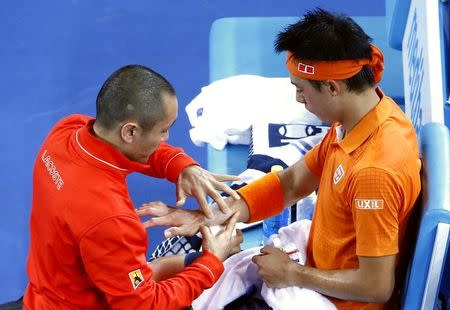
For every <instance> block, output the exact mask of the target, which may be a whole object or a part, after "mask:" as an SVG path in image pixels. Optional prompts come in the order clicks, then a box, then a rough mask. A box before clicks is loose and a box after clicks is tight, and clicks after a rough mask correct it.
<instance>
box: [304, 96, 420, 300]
mask: <svg viewBox="0 0 450 310" xmlns="http://www.w3.org/2000/svg"><path fill="white" fill-rule="evenodd" d="M376 91H377V93H378V95H379V97H380V98H381V100H380V102H379V103H378V105H377V106H376V107H375V108H374V109H372V110H371V111H370V112H369V113H367V114H366V115H365V116H364V117H363V118H362V119H361V120H360V121H359V123H358V124H357V125H356V126H355V127H354V128H353V129H352V130H351V131H350V132H349V133H348V134H347V136H345V137H344V138H343V139H341V136H342V127H341V126H340V125H339V124H334V125H333V126H332V128H331V129H330V130H329V132H328V134H327V135H326V136H325V138H324V139H323V141H322V143H321V144H319V145H317V146H316V147H315V148H314V149H312V150H311V151H310V152H309V153H307V154H306V156H305V162H306V164H307V166H308V167H309V169H310V170H311V172H312V173H314V174H315V175H317V176H320V185H319V192H318V197H317V203H316V208H315V212H314V217H313V221H312V226H311V232H310V236H309V242H308V247H307V264H308V265H309V266H311V267H316V268H319V269H326V270H331V269H351V268H358V256H386V255H394V254H397V253H399V248H401V247H402V241H403V239H404V232H405V228H406V224H407V221H408V218H409V215H410V214H411V210H412V207H413V206H414V203H415V201H416V199H417V197H418V195H419V192H420V160H419V151H418V145H417V139H416V135H415V132H414V128H413V125H412V124H411V122H410V120H409V119H408V118H407V116H406V115H405V114H404V113H403V112H402V111H401V109H400V108H399V107H398V106H397V105H396V104H395V102H394V101H393V100H392V99H391V98H389V97H387V96H384V94H383V93H382V91H381V90H380V89H379V88H377V90H376ZM397 281H398V279H397ZM393 298H396V296H393ZM331 300H332V301H333V302H334V303H335V305H336V306H337V307H338V308H339V309H383V307H384V306H383V305H379V304H367V303H358V302H350V301H343V300H339V299H335V298H331ZM386 307H387V306H386Z"/></svg>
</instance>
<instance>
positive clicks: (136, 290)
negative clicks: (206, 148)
mask: <svg viewBox="0 0 450 310" xmlns="http://www.w3.org/2000/svg"><path fill="white" fill-rule="evenodd" d="M93 122H94V120H93V119H92V118H90V117H87V116H83V115H72V116H69V117H67V118H65V119H63V120H61V121H60V122H59V123H58V124H57V125H56V126H55V127H54V128H53V129H52V131H51V132H50V134H49V135H48V137H47V138H46V140H45V141H44V143H43V145H42V148H41V150H40V151H39V154H38V156H37V158H36V162H35V166H34V173H33V207H32V210H31V223H30V226H31V242H30V252H29V257H28V277H29V280H30V283H29V285H28V287H27V290H26V293H25V297H24V309H33V310H39V309H45V310H48V309H164V310H166V309H183V308H186V307H188V306H189V305H190V304H191V303H192V301H193V300H194V299H195V298H197V297H198V296H199V295H200V293H201V292H203V290H204V289H206V288H209V287H211V286H212V285H213V284H214V283H215V282H216V281H217V279H218V278H219V277H220V275H221V273H222V271H223V265H222V262H221V261H220V259H218V258H217V257H216V256H214V255H213V254H211V253H208V252H206V253H204V254H203V255H202V256H201V257H200V258H198V259H197V260H196V261H195V262H194V263H192V264H191V265H189V266H187V267H186V268H185V269H184V270H182V271H181V272H179V273H177V274H175V275H174V276H172V277H171V278H168V279H166V280H163V281H158V282H156V281H154V280H153V279H152V269H151V268H150V267H149V266H148V265H147V261H146V257H145V254H146V250H147V244H148V239H147V232H146V230H145V227H144V225H143V224H142V222H141V220H140V219H139V217H138V216H137V215H136V212H134V206H133V203H132V201H131V199H130V196H129V194H128V189H127V184H126V176H127V175H128V174H130V173H131V172H140V173H143V174H146V175H149V176H153V177H158V178H167V179H169V180H171V181H173V182H175V181H176V180H177V178H178V175H179V173H180V172H181V171H182V170H183V169H184V168H185V167H187V166H189V165H193V164H196V162H195V161H193V160H192V159H191V158H190V157H188V156H187V155H186V154H185V153H184V152H183V151H182V150H181V149H179V148H174V147H172V146H170V145H168V144H166V143H161V144H160V146H159V148H158V149H157V150H156V151H155V152H154V153H153V154H152V155H151V156H150V158H149V161H148V163H146V164H141V163H138V162H134V161H131V160H129V159H128V158H126V157H125V156H124V155H123V154H122V153H120V152H119V151H118V150H116V149H115V148H114V147H112V146H111V145H109V144H108V143H106V142H104V141H102V140H100V139H98V138H96V137H95V136H94V135H93V134H92V125H93Z"/></svg>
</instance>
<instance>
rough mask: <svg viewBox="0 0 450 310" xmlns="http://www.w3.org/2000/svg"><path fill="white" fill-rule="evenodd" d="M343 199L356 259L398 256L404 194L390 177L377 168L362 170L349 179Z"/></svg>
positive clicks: (389, 174) (387, 173)
mask: <svg viewBox="0 0 450 310" xmlns="http://www.w3.org/2000/svg"><path fill="white" fill-rule="evenodd" d="M347 199H348V200H347V201H348V202H349V205H350V206H351V208H352V214H353V222H354V225H355V231H356V255H358V256H385V255H393V254H396V253H398V251H399V249H398V240H399V238H398V235H399V210H401V205H402V201H404V193H403V190H402V188H401V186H400V185H399V183H398V182H397V181H396V180H395V178H394V176H393V175H392V174H391V173H389V172H387V171H385V170H383V169H380V168H365V169H362V170H360V171H359V172H358V173H357V174H355V175H354V176H353V177H352V178H351V180H350V183H349V190H348V197H347Z"/></svg>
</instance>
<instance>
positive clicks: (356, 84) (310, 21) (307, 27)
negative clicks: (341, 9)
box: [275, 9, 375, 92]
mask: <svg viewBox="0 0 450 310" xmlns="http://www.w3.org/2000/svg"><path fill="white" fill-rule="evenodd" d="M371 41H372V38H371V37H369V36H368V35H367V34H366V33H365V32H364V31H363V30H362V29H361V27H360V26H359V25H358V24H357V23H356V22H355V21H354V20H353V19H351V18H350V17H348V16H345V15H342V14H337V13H332V12H328V11H326V10H323V9H315V10H312V11H308V12H307V13H306V14H305V16H304V17H303V18H302V19H301V20H300V21H298V22H297V23H295V24H292V25H289V26H288V27H286V28H285V29H284V30H283V31H282V32H280V33H279V34H278V36H277V39H276V41H275V50H276V51H277V52H279V53H280V52H282V51H290V52H292V53H293V55H294V57H295V58H296V59H303V60H313V61H317V60H319V61H333V60H345V59H360V58H369V59H372V57H371V49H370V42H371ZM309 81H310V82H311V83H312V84H313V85H314V87H316V88H317V89H319V90H320V86H321V82H320V81H314V80H309ZM344 82H345V84H346V85H347V88H348V89H349V91H354V92H361V91H363V90H364V89H366V88H367V87H370V86H373V85H374V83H375V82H374V77H373V72H372V69H371V68H370V67H368V66H364V67H363V69H362V70H361V71H360V72H359V73H357V74H356V75H354V76H352V77H350V78H348V79H346V80H344Z"/></svg>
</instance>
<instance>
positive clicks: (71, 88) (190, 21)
mask: <svg viewBox="0 0 450 310" xmlns="http://www.w3.org/2000/svg"><path fill="white" fill-rule="evenodd" d="M315 6H321V7H323V8H327V9H331V10H336V11H340V12H343V13H346V14H349V15H368V16H371V15H384V14H385V12H384V0H375V1H371V3H370V5H367V4H366V3H365V2H364V1H359V0H351V1H350V0H348V1H329V0H321V1H318V0H303V1H301V2H300V1H296V0H285V1H279V0H270V1H269V0H265V1H263V0H245V1H242V0H226V1H225V0H224V1H219V0H216V1H208V0H203V1H192V0H177V1H164V0H154V1H149V0H139V1H105V0H97V1H88V0H85V1H82V0H72V1H68V0H54V1H50V0H48V1H44V0H42V1H24V0H5V1H2V6H1V8H0V37H1V43H0V44H1V47H0V62H1V67H0V68H1V74H0V90H1V91H0V99H1V116H2V119H3V122H4V124H5V125H4V126H3V130H4V132H3V138H2V142H1V144H0V159H1V162H2V169H1V178H0V188H1V196H0V210H1V216H0V303H2V302H4V301H7V300H12V299H15V298H18V297H19V296H21V295H22V293H23V289H24V287H25V285H26V282H27V278H26V273H25V262H26V256H27V251H28V241H29V237H28V221H29V214H30V204H31V203H30V200H31V199H30V197H31V173H32V167H33V161H34V156H35V154H36V152H37V150H38V148H39V146H40V144H41V142H42V140H43V139H44V138H45V136H46V134H47V132H48V130H49V129H50V128H51V127H52V125H53V124H54V123H55V122H56V121H58V120H59V119H60V118H61V117H63V116H65V115H67V114H71V113H85V114H90V115H94V112H95V110H94V109H95V98H96V95H97V91H98V89H99V87H100V86H101V84H102V83H103V81H104V80H105V78H106V77H107V76H108V75H109V74H110V73H112V71H114V70H115V69H117V68H118V67H120V66H122V65H124V64H129V63H139V64H144V65H146V66H149V67H151V68H153V69H155V70H156V71H158V72H160V73H161V74H163V75H164V76H166V77H167V78H168V79H169V80H170V81H171V82H172V83H173V85H174V86H175V88H176V90H177V93H178V97H179V98H178V99H179V102H180V113H179V119H178V121H177V122H176V124H175V126H174V128H173V129H172V131H171V138H170V142H171V143H172V144H174V145H179V146H181V147H183V148H184V149H185V150H186V151H187V152H188V153H189V154H191V155H192V156H193V157H194V158H196V159H197V160H198V161H199V162H200V163H201V164H202V165H203V166H205V164H206V162H205V161H206V151H205V149H204V148H197V147H195V146H194V145H193V144H192V143H191V141H190V139H189V134H188V129H189V122H188V120H187V117H186V115H185V113H184V106H185V105H186V104H187V103H188V102H189V101H190V100H191V99H192V98H193V97H194V96H195V95H196V94H198V92H199V90H200V87H202V86H204V85H207V84H208V80H209V77H208V35H209V29H210V26H211V24H212V22H213V21H214V20H215V19H217V18H220V17H227V16H294V15H301V14H302V13H303V12H304V11H305V10H306V9H310V8H313V7H315ZM129 183H130V192H131V194H132V197H133V200H134V201H135V203H136V204H137V205H139V204H141V203H142V202H145V201H152V200H162V201H165V202H168V203H173V202H174V201H175V196H174V195H175V191H174V187H173V186H171V185H170V184H166V183H165V182H162V181H159V180H156V181H155V180H150V179H145V178H143V177H141V176H138V175H134V176H131V177H130V178H129ZM190 206H194V204H193V202H192V201H191V202H190ZM149 234H150V235H151V236H152V238H151V243H150V248H153V247H154V245H155V240H160V238H161V230H160V229H155V230H151V231H150V233H149Z"/></svg>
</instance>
